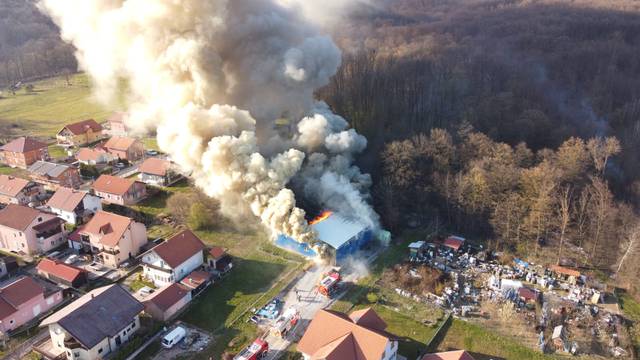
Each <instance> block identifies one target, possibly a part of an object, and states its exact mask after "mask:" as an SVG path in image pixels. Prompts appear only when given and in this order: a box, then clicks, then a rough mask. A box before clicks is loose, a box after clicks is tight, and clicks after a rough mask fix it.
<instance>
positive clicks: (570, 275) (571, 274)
mask: <svg viewBox="0 0 640 360" xmlns="http://www.w3.org/2000/svg"><path fill="white" fill-rule="evenodd" d="M549 270H551V271H553V272H554V273H556V274H557V275H559V276H561V277H563V278H566V279H567V281H569V283H571V284H574V285H575V284H576V283H577V281H578V279H580V275H581V274H580V271H578V270H574V269H569V268H567V267H564V266H560V265H551V266H550V267H549Z"/></svg>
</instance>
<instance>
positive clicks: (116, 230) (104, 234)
mask: <svg viewBox="0 0 640 360" xmlns="http://www.w3.org/2000/svg"><path fill="white" fill-rule="evenodd" d="M132 222H133V220H132V219H130V218H128V217H126V216H122V215H116V214H112V213H110V212H106V211H102V210H100V211H98V212H97V213H96V214H95V215H94V216H93V217H92V218H91V220H89V222H88V223H87V224H85V226H84V227H83V228H82V230H81V231H80V232H79V234H81V235H97V236H100V243H101V244H103V245H107V246H116V245H117V244H118V242H120V238H122V235H123V234H124V233H125V231H127V228H128V227H129V226H130V225H131V223H132Z"/></svg>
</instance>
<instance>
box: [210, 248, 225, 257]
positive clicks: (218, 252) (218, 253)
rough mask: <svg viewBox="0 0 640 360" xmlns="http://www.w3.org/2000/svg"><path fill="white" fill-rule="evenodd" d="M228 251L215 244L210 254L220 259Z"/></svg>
mask: <svg viewBox="0 0 640 360" xmlns="http://www.w3.org/2000/svg"><path fill="white" fill-rule="evenodd" d="M226 253H227V251H226V250H225V249H224V248H223V247H221V246H214V247H212V248H211V249H210V250H209V255H211V257H213V258H214V259H219V258H221V257H223V256H224V255H225V254H226Z"/></svg>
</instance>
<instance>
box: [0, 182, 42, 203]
mask: <svg viewBox="0 0 640 360" xmlns="http://www.w3.org/2000/svg"><path fill="white" fill-rule="evenodd" d="M44 193H45V190H44V186H42V185H40V184H37V183H35V182H33V181H30V180H26V179H22V178H18V177H14V176H9V175H0V203H2V204H19V205H28V204H29V203H31V202H34V201H38V198H39V197H40V196H42V195H43V194H44Z"/></svg>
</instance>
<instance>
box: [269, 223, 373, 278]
mask: <svg viewBox="0 0 640 360" xmlns="http://www.w3.org/2000/svg"><path fill="white" fill-rule="evenodd" d="M309 224H310V225H311V227H312V228H313V229H314V230H315V231H316V232H317V234H318V241H319V242H320V244H321V245H324V246H325V247H326V249H327V258H328V260H329V262H331V263H333V264H335V265H341V264H342V263H343V262H344V261H346V260H347V259H348V258H349V257H352V256H354V255H355V254H356V253H357V252H358V251H360V250H362V249H363V248H364V247H365V246H366V245H367V244H368V243H369V242H370V241H371V239H372V237H373V231H372V229H371V228H370V227H368V226H367V225H365V224H363V223H361V222H359V221H356V220H353V219H350V218H347V217H345V216H343V215H340V214H336V213H332V212H329V211H326V212H324V213H323V214H322V215H320V216H319V217H318V218H316V219H314V220H313V221H311V222H310V223H309ZM276 245H278V246H279V247H281V248H284V249H287V250H289V251H293V252H295V253H298V254H300V255H302V256H304V257H307V258H313V257H316V256H318V252H317V251H316V250H315V249H313V248H312V247H311V245H310V244H307V243H301V242H298V241H296V240H295V239H292V238H290V237H288V236H286V235H280V236H278V238H277V239H276Z"/></svg>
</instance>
